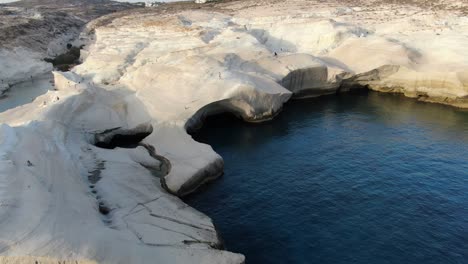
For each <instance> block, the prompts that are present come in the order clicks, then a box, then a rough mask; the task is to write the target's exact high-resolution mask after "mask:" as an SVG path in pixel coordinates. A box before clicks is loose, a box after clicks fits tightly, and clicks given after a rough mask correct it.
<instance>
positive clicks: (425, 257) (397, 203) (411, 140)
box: [186, 92, 468, 264]
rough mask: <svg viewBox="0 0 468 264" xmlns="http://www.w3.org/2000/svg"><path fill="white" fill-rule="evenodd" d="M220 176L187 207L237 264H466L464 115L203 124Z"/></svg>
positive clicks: (362, 106) (314, 110)
mask: <svg viewBox="0 0 468 264" xmlns="http://www.w3.org/2000/svg"><path fill="white" fill-rule="evenodd" d="M193 136H194V138H195V139H196V140H198V141H200V142H204V143H207V144H210V145H211V146H213V148H214V150H215V151H217V152H218V153H219V154H220V155H221V156H222V157H223V158H224V161H225V174H224V176H223V177H221V178H220V179H218V180H216V181H215V182H213V183H211V184H209V185H207V186H205V187H204V188H202V190H201V191H200V192H198V193H197V194H194V195H192V196H190V197H188V198H187V199H186V201H187V202H188V203H189V204H190V205H192V206H193V207H195V208H197V209H198V210H200V211H202V212H204V213H206V214H207V215H209V216H210V217H212V219H213V220H214V222H215V224H216V226H217V228H218V229H219V231H220V234H221V236H222V238H223V239H224V242H225V246H226V249H227V250H230V251H233V252H239V253H242V254H245V256H246V263H247V264H253V263H268V264H275V263H278V264H280V263H281V264H283V263H320V264H327V263H329V264H345V263H346V264H350V263H359V264H364V263H366V264H380V263H392V264H397V263H398V264H400V263H421V264H431V263H434V264H449V263H468V111H462V110H457V109H456V108H453V107H449V106H443V105H437V104H429V103H421V102H417V101H416V100H413V99H408V98H405V97H403V96H399V95H391V94H379V93H374V92H370V93H368V94H358V95H343V96H331V97H322V98H318V99H311V100H301V101H292V102H290V103H288V104H286V105H285V108H284V110H283V112H282V113H281V114H280V115H279V116H277V118H275V119H274V120H273V121H270V122H266V123H261V124H247V123H244V122H242V121H240V120H238V119H236V118H234V117H231V116H228V115H222V116H216V117H211V118H208V119H207V120H206V122H205V125H204V127H203V128H202V129H201V130H199V131H198V132H197V133H196V134H195V135H193Z"/></svg>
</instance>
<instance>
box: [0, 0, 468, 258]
mask: <svg viewBox="0 0 468 264" xmlns="http://www.w3.org/2000/svg"><path fill="white" fill-rule="evenodd" d="M193 5H194V4H193ZM164 6H166V5H164ZM187 6H190V5H188V4H187ZM204 6H205V5H202V6H201V7H200V9H197V10H196V11H195V10H189V11H187V10H178V9H177V8H174V9H173V10H170V9H164V8H163V7H161V8H157V9H151V10H150V11H148V10H145V11H144V12H143V11H141V10H139V11H135V12H133V13H132V12H127V13H124V14H121V15H118V14H117V15H114V16H109V17H106V18H104V19H102V20H99V21H96V22H95V23H92V24H90V26H89V28H88V30H87V31H86V32H92V34H91V35H90V36H88V37H89V38H90V43H91V42H92V43H93V44H92V45H90V46H89V48H88V49H87V51H86V54H87V56H86V59H85V60H84V63H83V64H81V65H79V66H77V67H75V68H74V69H73V71H72V72H70V73H55V87H56V89H57V90H51V91H49V92H48V93H46V94H44V95H41V96H39V97H37V98H36V100H34V101H33V102H32V103H30V104H25V105H23V106H20V107H17V108H14V109H10V110H8V111H5V112H3V113H0V120H1V122H2V123H3V125H2V126H1V127H0V142H1V143H0V198H1V199H0V201H2V204H1V205H0V222H1V223H2V225H0V234H1V235H0V254H1V255H4V256H23V255H27V256H41V257H42V256H48V257H54V258H59V259H88V260H91V261H92V260H95V261H98V262H103V263H147V262H148V261H149V260H157V262H158V263H242V262H243V261H244V257H243V256H242V255H240V254H234V253H229V252H226V251H222V250H218V249H217V248H219V246H220V241H219V239H218V237H217V234H216V230H215V228H214V225H213V223H212V222H211V220H210V219H209V218H208V217H207V216H205V215H203V214H201V213H199V212H197V211H195V210H194V209H191V208H190V207H188V206H187V205H185V204H184V203H183V202H182V201H181V200H179V199H178V198H176V197H174V196H172V195H171V194H170V193H172V194H176V195H178V196H183V195H185V194H188V193H190V192H192V191H194V190H195V189H196V188H197V187H198V186H199V185H200V184H203V183H204V182H205V181H207V180H210V179H213V178H215V177H217V176H219V175H220V173H221V172H222V168H223V161H222V159H221V157H220V156H219V155H218V154H216V153H215V152H214V151H213V150H212V148H211V147H210V146H208V145H205V144H201V143H198V142H195V141H194V140H193V139H192V138H191V136H190V135H188V134H187V132H186V130H189V129H195V128H196V127H197V126H199V125H200V124H201V122H202V121H203V119H204V118H205V117H206V116H207V115H210V114H215V113H219V112H225V111H229V112H233V113H235V114H236V115H238V116H239V117H241V118H243V119H244V120H246V121H249V122H260V121H263V120H267V119H271V118H273V117H274V116H275V114H276V113H278V112H279V111H280V110H281V108H282V106H283V104H284V102H286V101H287V100H289V99H290V98H291V97H292V96H296V97H308V96H319V95H322V94H330V93H335V92H339V91H346V90H349V89H355V88H356V86H357V85H358V86H359V87H362V86H368V87H369V88H371V89H375V90H380V91H388V92H401V93H404V94H406V95H408V96H413V97H418V98H419V99H421V100H430V101H431V100H434V101H437V102H442V103H447V104H453V105H457V106H461V107H466V104H465V102H466V98H467V95H468V85H467V75H466V73H467V69H468V50H467V49H466V47H467V46H468V39H467V38H466V33H467V32H468V21H467V20H466V18H464V17H462V16H457V15H454V14H455V13H456V12H455V11H454V10H448V11H447V10H438V11H434V10H428V9H425V8H422V7H417V6H405V7H404V8H403V7H402V8H399V9H398V10H405V11H395V10H396V9H395V7H394V6H392V5H386V4H379V5H378V6H373V5H372V3H369V4H366V5H359V6H351V7H347V6H343V5H342V4H338V3H335V2H326V3H324V2H311V1H304V0H292V1H283V2H277V1H267V0H265V1H253V0H252V1H233V2H229V3H219V4H217V5H216V6H215V7H216V8H214V9H210V8H211V7H207V8H203V7H204ZM167 8H170V5H169V7H167ZM168 10H169V11H168ZM223 10H225V11H223ZM447 14H450V16H448V15H447ZM441 18H444V22H443V23H439V22H441ZM84 37H86V36H84ZM434 38H437V39H438V40H439V41H438V42H429V41H428V40H432V39H434ZM129 136H130V139H129V140H134V139H135V138H137V139H138V140H139V139H141V138H144V139H143V140H142V143H141V144H140V145H139V146H138V147H136V148H131V149H127V148H115V149H102V148H97V147H95V146H94V145H93V144H97V143H99V142H104V143H105V144H107V145H106V146H110V147H113V146H112V144H113V143H110V142H113V140H114V141H115V138H117V137H120V139H122V138H126V137H129ZM132 136H133V138H131V137H132ZM144 136H147V137H144ZM158 177H159V179H158ZM213 202H216V201H213Z"/></svg>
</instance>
